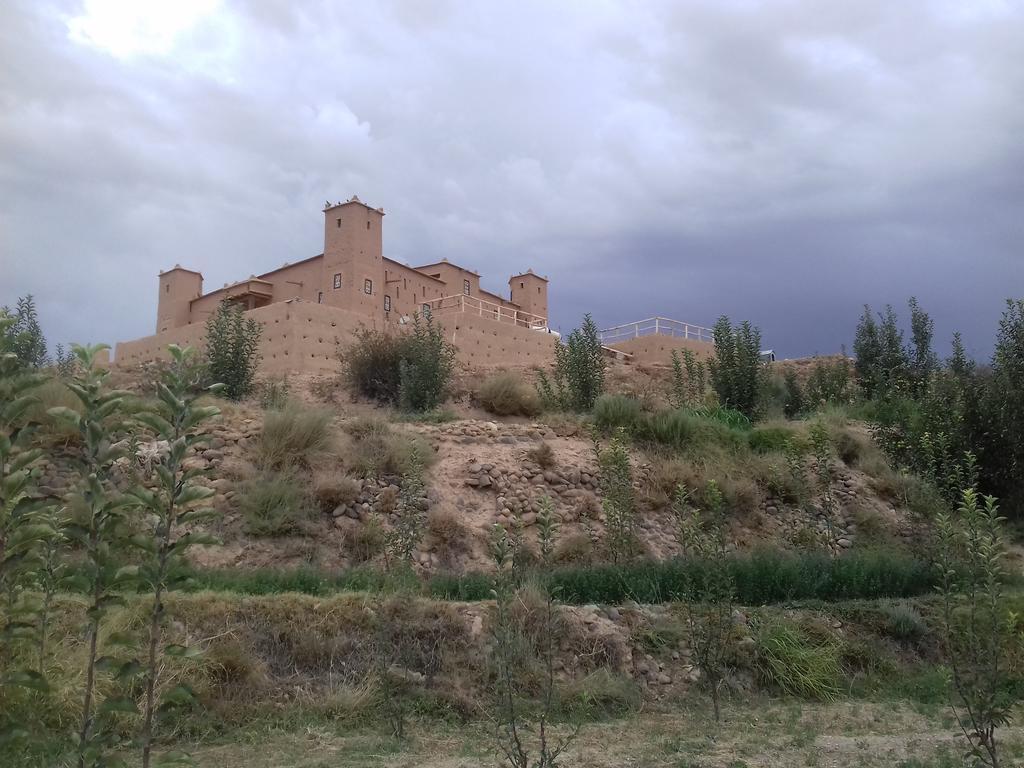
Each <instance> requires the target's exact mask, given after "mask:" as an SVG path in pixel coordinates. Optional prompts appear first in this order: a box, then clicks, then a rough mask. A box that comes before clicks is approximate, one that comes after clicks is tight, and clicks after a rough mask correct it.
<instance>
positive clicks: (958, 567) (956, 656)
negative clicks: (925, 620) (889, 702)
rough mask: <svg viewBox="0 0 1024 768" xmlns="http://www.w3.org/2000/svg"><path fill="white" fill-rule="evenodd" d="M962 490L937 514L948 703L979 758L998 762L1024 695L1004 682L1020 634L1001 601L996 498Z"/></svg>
mask: <svg viewBox="0 0 1024 768" xmlns="http://www.w3.org/2000/svg"><path fill="white" fill-rule="evenodd" d="M962 498H963V500H962V502H961V504H960V506H959V508H958V509H957V511H956V514H955V515H953V514H950V513H949V512H948V511H946V510H945V509H943V510H941V511H940V512H939V513H938V515H937V516H936V521H935V524H936V532H937V551H938V566H939V592H940V594H941V596H942V630H943V639H944V641H945V645H946V647H947V649H948V654H949V666H950V670H951V672H952V681H951V682H952V692H951V693H952V695H951V706H952V709H953V713H954V715H955V716H956V720H957V723H958V725H959V726H960V729H961V731H963V734H964V736H965V737H966V738H967V740H968V742H969V744H970V755H971V757H972V758H974V760H975V761H976V764H977V765H987V766H991V768H999V766H1000V765H1001V763H1000V756H999V750H998V746H997V742H996V730H997V729H998V728H999V727H1001V726H1004V725H1007V724H1008V723H1009V722H1010V718H1011V715H1012V713H1013V711H1014V709H1015V708H1016V707H1017V705H1018V704H1019V703H1020V701H1021V698H1022V696H1021V693H1020V690H1019V688H1018V687H1015V686H1013V685H1010V684H1008V683H1007V669H1008V667H1009V661H1010V659H1009V658H1008V657H1009V655H1010V654H1011V653H1013V652H1014V651H1013V650H1012V648H1013V644H1014V643H1019V642H1020V637H1019V635H1018V634H1017V633H1016V631H1015V627H1014V624H1015V623H1016V619H1015V617H1013V615H1012V614H1010V613H1009V612H1008V611H1007V608H1006V605H1005V602H1004V594H1003V584H1004V583H1005V580H1006V570H1005V565H1004V558H1005V552H1006V542H1005V539H1004V534H1003V531H1002V522H1003V518H1001V517H1000V516H999V507H998V505H997V504H996V499H995V498H994V497H992V496H985V497H981V496H979V495H978V493H977V492H976V491H975V490H974V489H970V488H969V489H967V490H965V491H963V497H962ZM1018 653H1019V651H1018Z"/></svg>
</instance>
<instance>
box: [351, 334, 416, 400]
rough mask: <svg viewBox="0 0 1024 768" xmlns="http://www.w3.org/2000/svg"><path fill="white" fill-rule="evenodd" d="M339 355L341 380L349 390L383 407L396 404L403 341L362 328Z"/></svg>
mask: <svg viewBox="0 0 1024 768" xmlns="http://www.w3.org/2000/svg"><path fill="white" fill-rule="evenodd" d="M355 336H356V340H355V342H354V343H353V344H352V345H351V346H349V347H346V348H344V349H343V350H342V351H341V359H342V362H343V365H344V376H345V378H346V380H347V381H348V384H349V386H350V387H351V389H352V390H353V391H354V392H356V393H358V394H360V395H363V396H364V397H368V398H370V399H372V400H377V401H378V402H382V403H397V402H398V393H399V387H400V384H401V370H400V369H401V361H402V347H403V340H402V339H401V338H400V337H399V336H397V335H395V334H391V333H384V332H383V331H371V330H370V329H368V328H361V329H359V330H358V331H356V333H355Z"/></svg>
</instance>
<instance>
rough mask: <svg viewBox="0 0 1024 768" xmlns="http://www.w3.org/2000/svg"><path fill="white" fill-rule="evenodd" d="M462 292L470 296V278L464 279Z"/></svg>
mask: <svg viewBox="0 0 1024 768" xmlns="http://www.w3.org/2000/svg"><path fill="white" fill-rule="evenodd" d="M462 292H463V293H464V294H466V295H467V296H469V280H463V281H462Z"/></svg>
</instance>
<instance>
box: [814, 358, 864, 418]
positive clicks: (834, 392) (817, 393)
mask: <svg viewBox="0 0 1024 768" xmlns="http://www.w3.org/2000/svg"><path fill="white" fill-rule="evenodd" d="M804 398H805V400H806V402H807V403H808V404H809V405H811V406H812V407H813V408H818V407H820V406H822V405H829V404H833V405H834V404H843V403H849V402H850V401H851V400H852V399H853V372H852V371H851V370H850V361H849V360H848V359H847V358H846V356H845V355H844V356H842V357H840V358H839V359H837V360H831V361H829V360H815V361H814V367H813V368H812V369H811V375H810V376H808V378H807V386H806V388H805V391H804Z"/></svg>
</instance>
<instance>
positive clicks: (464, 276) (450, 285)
mask: <svg viewBox="0 0 1024 768" xmlns="http://www.w3.org/2000/svg"><path fill="white" fill-rule="evenodd" d="M323 212H324V251H323V253H321V254H318V255H316V256H312V257H310V258H308V259H305V260H303V261H299V262H296V263H294V264H285V265H284V266H281V267H279V268H277V269H275V270H272V271H270V272H267V273H265V274H262V275H254V276H251V277H249V278H248V279H245V280H240V281H238V282H236V283H234V284H231V285H226V286H224V287H223V288H218V289H217V290H214V291H210V292H208V293H203V276H202V274H201V273H199V272H197V271H195V270H192V269H186V268H184V267H182V266H179V265H176V266H175V267H173V268H172V269H169V270H167V271H166V272H162V273H161V274H160V277H159V299H158V302H157V319H156V333H155V334H154V335H152V336H147V337H145V338H142V339H136V340H135V341H125V342H120V343H119V344H117V347H116V350H115V362H116V363H117V364H119V365H133V364H137V363H140V362H144V361H147V360H154V359H159V358H162V357H163V356H164V355H165V354H166V348H167V345H168V344H171V343H176V344H179V345H200V344H201V343H202V340H203V336H204V332H205V321H206V319H207V318H208V317H209V316H210V314H211V313H213V312H214V311H215V310H216V308H217V306H218V305H219V304H220V302H222V301H224V300H228V301H230V302H234V303H236V304H239V305H241V306H242V307H243V308H244V310H245V312H246V315H247V316H249V317H251V318H252V319H254V320H257V321H258V322H260V323H262V324H263V334H262V337H261V340H260V351H261V354H262V362H261V365H260V368H261V372H263V373H289V372H300V371H312V372H327V371H336V370H338V368H339V359H338V347H339V344H340V345H345V344H348V343H350V342H351V341H352V337H353V332H354V331H356V330H357V329H359V328H361V327H364V328H370V329H376V330H393V331H396V332H397V331H400V330H401V329H402V327H403V326H405V325H407V324H408V323H409V322H410V321H411V319H412V317H413V315H414V314H416V313H420V314H424V313H430V314H431V316H432V317H433V318H434V319H436V320H437V321H438V322H440V324H441V325H442V327H443V328H444V329H445V332H446V334H447V336H448V340H449V341H451V342H452V343H453V344H454V345H455V347H456V350H457V357H458V359H459V361H460V362H462V363H466V364H471V365H478V366H498V365H500V366H509V365H524V366H529V365H545V364H548V363H550V362H551V361H552V360H553V358H554V345H555V344H556V343H557V336H556V335H555V334H552V333H551V332H550V331H549V329H548V319H547V318H548V281H547V279H546V278H543V277H541V276H540V275H536V274H534V273H533V272H532V271H531V270H527V271H526V272H524V273H522V274H518V275H514V276H512V277H511V278H509V281H508V286H509V293H508V296H507V298H506V297H504V296H499V295H497V294H494V293H491V292H490V291H487V290H485V289H484V288H482V287H481V285H480V275H479V274H477V273H476V272H474V271H472V270H470V269H466V268H465V267H460V266H457V265H455V264H452V263H450V262H448V261H446V260H442V261H440V262H437V263H434V264H425V265H423V266H419V267H410V266H407V265H405V264H402V263H400V262H397V261H394V260H393V259H389V258H387V257H386V256H384V254H383V234H384V233H383V225H384V211H383V210H382V209H381V208H372V207H370V206H368V205H366V204H365V203H363V202H361V201H360V200H359V198H357V197H352V199H350V200H348V201H347V202H344V203H328V204H327V205H326V206H325V207H324V211H323Z"/></svg>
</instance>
